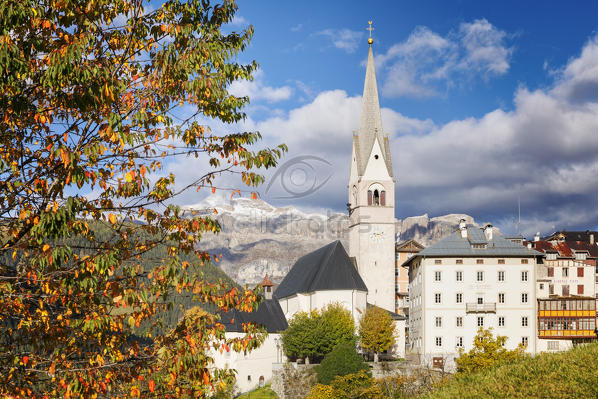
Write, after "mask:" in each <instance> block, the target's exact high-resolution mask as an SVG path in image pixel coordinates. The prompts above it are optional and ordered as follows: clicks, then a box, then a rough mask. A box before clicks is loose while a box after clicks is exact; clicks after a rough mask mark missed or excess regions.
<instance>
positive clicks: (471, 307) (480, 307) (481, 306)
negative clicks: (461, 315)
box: [465, 302, 496, 313]
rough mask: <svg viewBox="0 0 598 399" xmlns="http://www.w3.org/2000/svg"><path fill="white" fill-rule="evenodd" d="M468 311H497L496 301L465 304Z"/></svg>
mask: <svg viewBox="0 0 598 399" xmlns="http://www.w3.org/2000/svg"><path fill="white" fill-rule="evenodd" d="M465 312H466V313H496V302H493V303H488V302H486V303H477V302H469V303H466V304H465Z"/></svg>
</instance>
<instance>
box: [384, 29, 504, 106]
mask: <svg viewBox="0 0 598 399" xmlns="http://www.w3.org/2000/svg"><path fill="white" fill-rule="evenodd" d="M506 39H507V34H506V33H505V32H504V31H501V30H499V29H497V28H496V27H494V26H493V25H492V24H491V23H489V22H488V21H487V20H485V19H479V20H475V21H473V22H471V23H462V24H461V25H460V26H459V28H458V29H457V30H456V31H452V32H449V33H448V34H447V35H446V36H444V37H443V36H441V35H439V34H437V33H435V32H432V31H431V30H430V29H428V28H426V27H422V26H420V27H417V28H415V29H414V31H413V32H412V33H411V35H409V37H408V38H407V40H405V41H404V42H401V43H397V44H395V45H393V46H391V47H390V48H389V49H388V51H387V52H386V53H383V54H381V55H379V56H378V57H376V63H377V65H378V67H379V69H380V70H381V72H383V73H386V78H385V82H384V85H383V87H382V92H383V93H384V94H385V95H387V96H409V97H430V96H435V95H438V94H439V93H441V92H444V91H445V90H446V88H448V87H451V86H453V85H454V84H455V82H459V81H464V80H470V79H472V78H475V77H481V78H482V79H488V78H490V77H492V76H499V75H503V74H505V73H506V72H507V71H508V69H509V63H510V58H511V54H512V52H513V50H512V48H509V47H506V44H505V42H506Z"/></svg>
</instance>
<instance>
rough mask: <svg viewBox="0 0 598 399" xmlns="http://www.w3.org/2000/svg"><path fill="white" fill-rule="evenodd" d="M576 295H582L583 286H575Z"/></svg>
mask: <svg viewBox="0 0 598 399" xmlns="http://www.w3.org/2000/svg"><path fill="white" fill-rule="evenodd" d="M582 270H583V269H582ZM577 295H583V284H579V285H578V286H577Z"/></svg>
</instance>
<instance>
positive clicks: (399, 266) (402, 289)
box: [395, 240, 424, 316]
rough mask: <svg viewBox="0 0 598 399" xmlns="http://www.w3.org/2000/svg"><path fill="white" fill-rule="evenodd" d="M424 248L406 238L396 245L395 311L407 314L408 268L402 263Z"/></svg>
mask: <svg viewBox="0 0 598 399" xmlns="http://www.w3.org/2000/svg"><path fill="white" fill-rule="evenodd" d="M422 249H424V246H423V245H421V244H420V243H418V242H417V241H415V240H407V241H403V242H400V243H398V244H397V245H396V248H395V255H396V262H395V313H398V314H402V315H405V316H408V315H409V269H408V268H407V267H405V266H403V263H404V262H405V261H406V260H407V259H409V258H411V257H412V256H413V255H415V254H417V253H418V252H419V251H421V250H422Z"/></svg>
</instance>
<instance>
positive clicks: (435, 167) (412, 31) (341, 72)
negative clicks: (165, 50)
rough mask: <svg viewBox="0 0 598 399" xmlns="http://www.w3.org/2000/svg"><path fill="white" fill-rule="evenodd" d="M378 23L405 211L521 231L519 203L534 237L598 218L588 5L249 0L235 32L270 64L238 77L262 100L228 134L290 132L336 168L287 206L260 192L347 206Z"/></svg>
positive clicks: (594, 60) (592, 10)
mask: <svg viewBox="0 0 598 399" xmlns="http://www.w3.org/2000/svg"><path fill="white" fill-rule="evenodd" d="M368 20H372V21H373V26H374V28H375V30H374V32H373V36H374V40H375V42H374V52H375V56H376V73H377V79H378V87H379V90H380V93H381V98H380V102H381V106H382V107H383V110H382V117H383V126H384V129H385V130H387V131H388V133H389V135H390V139H391V150H392V157H393V164H394V165H393V166H394V170H395V176H397V195H396V198H397V202H396V216H397V217H398V218H404V217H407V216H413V215H419V214H423V213H428V214H430V216H438V215H442V214H447V213H467V214H470V215H472V216H474V217H475V218H476V220H477V221H478V222H486V221H490V222H492V223H493V224H495V225H497V226H499V227H500V228H501V230H502V231H503V232H506V233H513V232H515V217H516V214H517V201H518V198H520V199H521V211H522V230H523V232H524V233H525V234H528V235H529V234H533V232H535V231H541V232H542V233H543V234H548V233H550V232H551V231H553V230H555V229H563V228H566V229H584V230H585V229H588V228H596V227H598V209H597V208H598V207H596V203H597V201H596V195H598V156H597V154H598V153H597V151H598V37H597V29H598V3H597V2H590V1H580V2H556V1H554V2H553V1H525V2H524V1H501V2H486V1H417V2H415V1H409V2H407V1H377V2H363V1H360V2H350V1H325V2H320V1H318V2H281V1H246V0H241V1H239V12H238V17H237V19H236V20H235V21H234V23H233V24H232V25H231V27H230V29H239V28H242V27H244V26H246V25H248V24H251V25H253V26H254V29H255V36H254V39H253V41H252V43H251V45H250V46H249V48H248V49H247V50H246V51H245V52H244V53H243V54H242V55H241V56H240V57H239V59H240V60H241V61H249V60H254V59H255V60H257V61H258V63H259V64H260V71H259V73H258V74H257V75H256V77H255V80H254V81H253V82H240V83H239V84H236V85H234V86H233V87H231V90H232V91H233V92H235V93H238V94H243V95H249V96H250V98H251V99H252V101H251V106H250V107H249V108H248V109H247V113H248V119H247V120H246V121H245V122H244V123H242V124H240V125H239V126H236V127H234V128H240V129H252V130H254V129H257V130H260V131H261V132H262V134H263V135H264V143H265V144H266V145H273V144H277V143H279V142H285V143H286V144H288V145H289V147H290V153H289V155H288V156H287V160H288V159H290V158H292V157H294V156H298V155H306V154H307V155H316V156H320V157H322V158H325V159H326V160H328V161H329V162H330V164H331V168H332V169H331V171H330V172H326V171H324V172H320V171H319V170H318V171H319V172H318V173H319V174H320V173H322V174H326V173H332V174H333V176H332V178H330V180H329V181H328V182H327V183H326V184H325V185H324V186H323V188H322V189H320V190H318V191H317V192H316V193H314V194H312V195H309V196H306V197H303V198H301V199H295V200H284V201H282V200H276V199H273V197H274V196H275V195H274V193H272V192H270V193H264V192H263V189H262V192H261V193H262V195H263V198H264V199H265V200H267V201H269V202H271V203H273V204H274V205H277V206H283V205H294V206H296V207H298V208H303V209H308V210H310V209H311V210H319V211H323V210H333V211H343V209H344V204H345V203H346V182H347V178H348V166H349V156H350V149H351V131H352V130H355V129H358V125H359V123H358V117H359V115H358V114H359V109H360V96H361V92H362V90H363V79H364V74H365V64H364V63H365V59H366V56H367V46H368V45H367V37H368V32H367V31H366V27H367V22H368ZM229 130H230V128H229ZM233 130H234V129H233ZM185 162H187V161H185ZM171 167H172V169H173V170H175V171H179V172H181V173H183V174H184V173H185V171H188V170H190V168H189V167H188V164H186V163H184V162H182V163H179V164H178V165H171ZM326 176H327V175H326ZM326 176H324V177H326ZM317 177H321V176H319V175H318V176H314V178H317ZM197 200H198V198H197V197H196V196H195V194H189V195H187V196H184V197H183V199H182V201H183V202H185V203H193V202H197Z"/></svg>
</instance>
